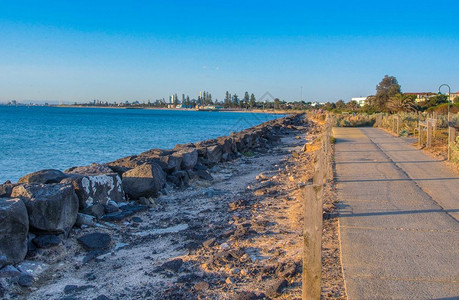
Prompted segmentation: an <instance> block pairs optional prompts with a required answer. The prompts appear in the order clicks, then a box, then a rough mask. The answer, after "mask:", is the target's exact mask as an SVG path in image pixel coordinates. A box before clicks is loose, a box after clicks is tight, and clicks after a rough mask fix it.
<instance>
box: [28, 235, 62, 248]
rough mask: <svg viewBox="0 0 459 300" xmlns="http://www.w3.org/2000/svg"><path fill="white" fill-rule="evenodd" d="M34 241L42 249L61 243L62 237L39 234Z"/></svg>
mask: <svg viewBox="0 0 459 300" xmlns="http://www.w3.org/2000/svg"><path fill="white" fill-rule="evenodd" d="M32 241H33V243H34V244H35V245H36V246H37V247H38V248H42V249H47V248H51V247H54V246H57V245H59V244H60V243H61V239H60V238H59V237H57V236H55V235H50V234H46V235H39V236H37V237H36V238H34V239H33V240H32Z"/></svg>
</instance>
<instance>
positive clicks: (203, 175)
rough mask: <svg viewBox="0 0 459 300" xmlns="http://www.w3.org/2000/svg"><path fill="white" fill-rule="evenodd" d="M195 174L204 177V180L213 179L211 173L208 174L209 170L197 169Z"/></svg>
mask: <svg viewBox="0 0 459 300" xmlns="http://www.w3.org/2000/svg"><path fill="white" fill-rule="evenodd" d="M195 174H196V175H197V176H199V178H201V179H204V180H209V181H212V180H214V178H213V177H212V175H210V174H209V172H207V171H203V170H198V171H195Z"/></svg>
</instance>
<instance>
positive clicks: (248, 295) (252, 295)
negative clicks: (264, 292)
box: [234, 292, 261, 300]
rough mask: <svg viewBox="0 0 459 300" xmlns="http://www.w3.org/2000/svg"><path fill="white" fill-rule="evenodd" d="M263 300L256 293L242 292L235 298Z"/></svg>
mask: <svg viewBox="0 0 459 300" xmlns="http://www.w3.org/2000/svg"><path fill="white" fill-rule="evenodd" d="M257 299H261V298H259V297H258V296H257V294H255V293H254V292H241V293H239V294H237V295H236V297H234V300H257Z"/></svg>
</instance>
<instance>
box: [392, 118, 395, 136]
mask: <svg viewBox="0 0 459 300" xmlns="http://www.w3.org/2000/svg"><path fill="white" fill-rule="evenodd" d="M392 132H393V133H395V115H394V116H393V117H392Z"/></svg>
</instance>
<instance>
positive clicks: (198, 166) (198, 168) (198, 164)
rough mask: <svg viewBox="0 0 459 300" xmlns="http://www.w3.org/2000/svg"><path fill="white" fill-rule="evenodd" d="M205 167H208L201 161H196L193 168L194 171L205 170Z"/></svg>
mask: <svg viewBox="0 0 459 300" xmlns="http://www.w3.org/2000/svg"><path fill="white" fill-rule="evenodd" d="M207 169H208V168H207V167H206V166H204V165H203V164H201V163H197V164H196V165H195V166H194V168H193V170H195V171H206V170H207Z"/></svg>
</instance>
